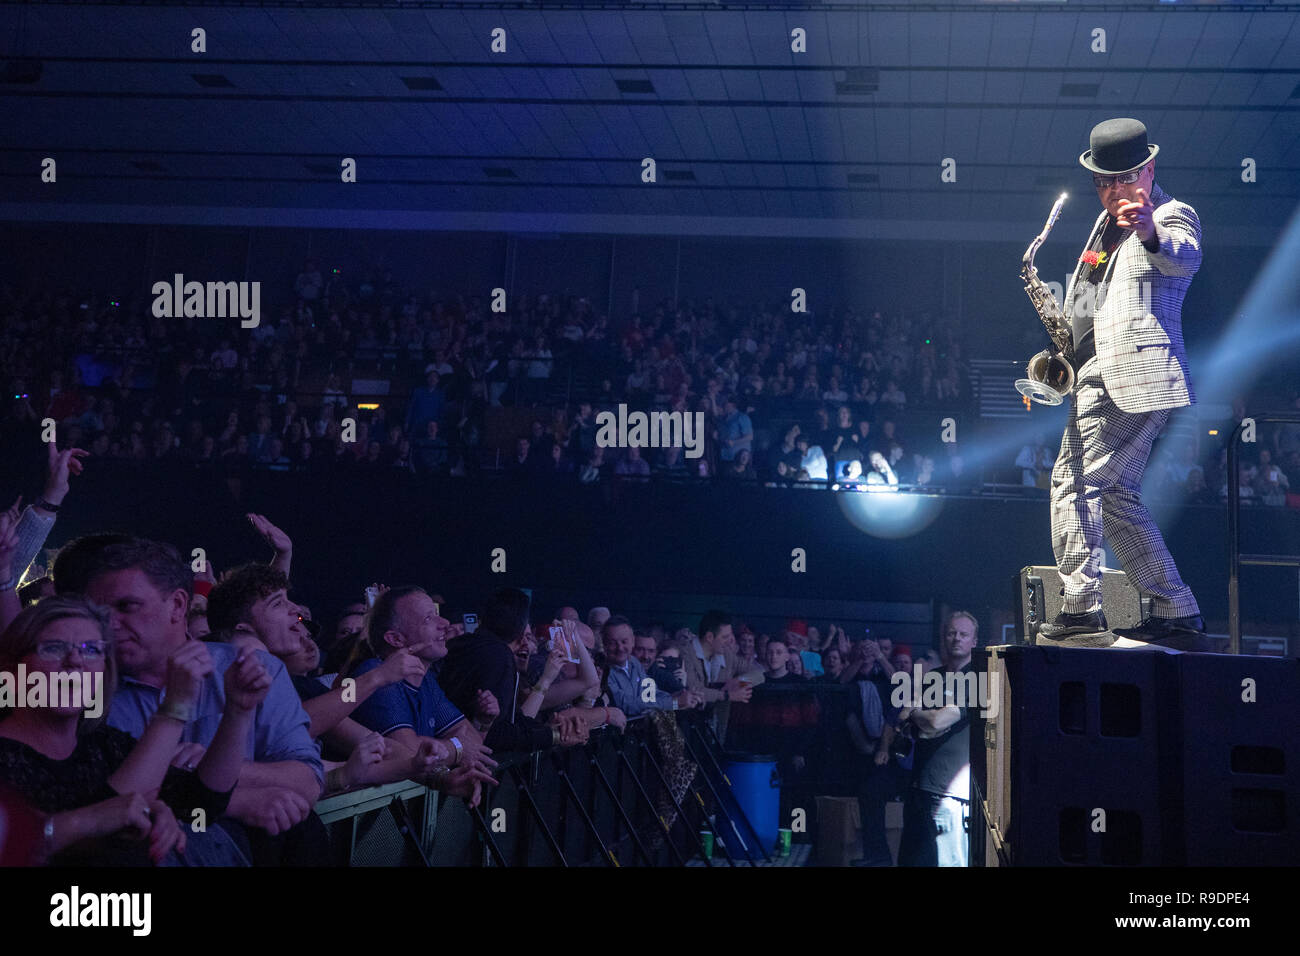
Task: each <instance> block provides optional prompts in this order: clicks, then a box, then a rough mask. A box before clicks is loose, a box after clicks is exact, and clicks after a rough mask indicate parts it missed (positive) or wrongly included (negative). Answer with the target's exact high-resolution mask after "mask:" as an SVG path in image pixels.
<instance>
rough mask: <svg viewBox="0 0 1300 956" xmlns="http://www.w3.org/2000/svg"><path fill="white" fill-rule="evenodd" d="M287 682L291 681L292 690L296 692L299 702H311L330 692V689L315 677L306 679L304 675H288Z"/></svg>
mask: <svg viewBox="0 0 1300 956" xmlns="http://www.w3.org/2000/svg"><path fill="white" fill-rule="evenodd" d="M289 680H291V681H293V689H294V690H296V691H297V692H298V697H299V699H301V700H311V699H312V698H313V697H319V696H320V695H321V694H328V693H329V692H330V689H329V688H328V687H326V686H325V685H324V684H322V683H321V682H320V681H319V680H317V679H316V678H315V677H308V676H306V675H305V674H300V675H298V676H297V677H295V676H294V675H293V674H290V675H289Z"/></svg>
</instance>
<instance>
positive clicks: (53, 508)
mask: <svg viewBox="0 0 1300 956" xmlns="http://www.w3.org/2000/svg"><path fill="white" fill-rule="evenodd" d="M32 507H34V508H40V509H41V510H42V511H48V512H49V513H50V514H54V515H56V514H58V513H59V509H60V508H61V507H63V506H62V505H52V504H50V503H49V502H48V501H46V500H45V498H44V496H42V497H40V498H37V499H36V503H35V504H33V505H32Z"/></svg>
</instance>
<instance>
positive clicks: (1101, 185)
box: [1092, 169, 1142, 189]
mask: <svg viewBox="0 0 1300 956" xmlns="http://www.w3.org/2000/svg"><path fill="white" fill-rule="evenodd" d="M1141 178H1142V170H1140V169H1135V170H1133V171H1132V172H1130V173H1120V174H1119V175H1118V176H1093V177H1092V184H1093V185H1094V186H1096V187H1097V188H1098V189H1105V188H1107V187H1108V186H1110V185H1111V184H1112V183H1119V184H1120V185H1122V186H1131V185H1132V184H1133V183H1135V182H1137V181H1138V180H1139V179H1141Z"/></svg>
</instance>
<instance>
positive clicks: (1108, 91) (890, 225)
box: [0, 3, 1300, 244]
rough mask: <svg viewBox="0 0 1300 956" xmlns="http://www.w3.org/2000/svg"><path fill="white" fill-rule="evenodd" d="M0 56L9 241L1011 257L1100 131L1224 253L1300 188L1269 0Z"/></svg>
mask: <svg viewBox="0 0 1300 956" xmlns="http://www.w3.org/2000/svg"><path fill="white" fill-rule="evenodd" d="M195 27H201V28H203V29H204V30H205V31H206V44H207V52H206V53H194V52H191V31H192V30H193V29H194V28H195ZM497 28H500V29H502V30H504V31H505V34H504V35H505V42H506V49H505V52H494V51H493V50H492V49H491V44H492V32H493V30H494V29H497ZM796 28H803V29H804V30H805V31H806V35H807V50H808V52H806V53H803V54H796V53H793V52H792V51H791V48H790V47H791V39H790V37H791V31H793V30H795V29H796ZM1098 29H1100V30H1104V31H1105V43H1106V52H1105V53H1099V52H1093V50H1092V47H1093V46H1094V45H1095V36H1096V35H1095V34H1094V31H1095V30H1098ZM0 44H2V47H0V48H2V49H3V51H4V52H3V54H2V55H0V60H2V61H3V62H4V73H3V76H2V77H0V109H2V110H3V113H4V115H5V122H4V127H5V131H6V135H5V137H4V143H3V148H2V149H0V219H8V220H26V221H42V220H74V221H80V220H84V221H134V222H139V221H158V222H179V223H254V224H281V225H294V224H297V225H311V226H327V225H334V226H367V227H389V228H421V229H490V230H499V229H506V230H519V231H538V232H555V233H563V232H611V233H629V232H630V233H643V234H699V233H713V234H725V235H737V236H743V235H807V236H882V237H894V238H927V237H929V238H971V239H989V238H998V239H1001V238H1006V237H1007V236H1008V235H1009V236H1014V237H1016V238H1017V239H1020V238H1024V239H1026V240H1027V239H1028V237H1029V236H1031V235H1032V234H1033V232H1036V231H1037V230H1038V228H1040V226H1041V224H1042V220H1043V218H1044V216H1045V214H1046V212H1047V210H1048V208H1049V207H1050V205H1051V202H1052V200H1053V199H1054V198H1055V196H1056V195H1057V194H1058V193H1060V192H1061V191H1063V190H1065V191H1069V192H1070V193H1071V194H1072V196H1074V197H1076V198H1077V200H1078V201H1077V202H1075V203H1071V204H1069V205H1068V206H1067V213H1068V214H1070V215H1071V216H1074V217H1078V220H1079V221H1080V222H1084V221H1091V218H1092V216H1093V215H1094V213H1095V211H1096V208H1097V206H1096V198H1095V194H1094V193H1093V192H1092V189H1091V185H1090V183H1089V181H1088V179H1087V177H1086V174H1085V173H1084V171H1083V170H1082V168H1081V167H1080V166H1079V165H1078V162H1077V157H1078V155H1079V153H1080V152H1081V151H1082V150H1084V149H1085V148H1086V147H1087V136H1088V130H1089V129H1090V128H1091V127H1092V126H1093V125H1094V124H1095V123H1097V122H1099V121H1101V120H1102V119H1105V118H1108V117H1112V116H1125V115H1132V116H1137V117H1138V118H1140V119H1142V120H1143V121H1144V122H1145V123H1146V124H1147V126H1148V128H1149V130H1150V133H1151V138H1152V140H1153V141H1154V142H1156V143H1158V144H1159V145H1160V147H1161V152H1160V156H1159V158H1158V160H1157V166H1158V169H1159V176H1158V178H1159V180H1160V181H1161V183H1162V184H1163V185H1164V186H1165V188H1167V189H1168V190H1169V191H1170V192H1172V193H1173V194H1175V195H1177V196H1179V197H1180V198H1185V199H1187V201H1189V202H1192V203H1193V205H1195V206H1196V207H1197V209H1198V210H1199V212H1200V214H1201V217H1202V219H1203V220H1204V221H1205V222H1206V224H1207V227H1208V226H1209V225H1210V224H1214V226H1215V228H1216V230H1217V231H1216V235H1217V236H1218V237H1219V241H1220V242H1224V243H1237V244H1271V243H1272V242H1273V240H1274V239H1275V238H1276V236H1277V235H1278V234H1279V233H1280V232H1281V230H1282V228H1283V226H1284V225H1285V223H1286V222H1287V220H1288V219H1289V217H1290V216H1291V214H1292V212H1293V211H1294V210H1295V208H1296V205H1297V199H1298V198H1300V5H1296V4H1262V3H1261V4H1252V5H1233V4H1216V5H1193V6H1187V5H1183V4H1161V3H1142V4H1114V3H1103V4H1078V3H1022V4H1014V5H1008V4H981V3H950V4H937V3H927V4H898V3H893V4H834V3H824V4H823V3H817V4H791V3H786V4H714V3H694V4H650V3H647V4H637V5H635V7H633V6H631V5H627V4H584V3H562V4H559V3H557V4H554V5H551V4H546V3H514V4H469V3H466V4H450V3H442V4H432V3H389V4H357V3H353V4H347V5H307V4H297V3H278V4H272V3H267V4H178V3H167V4H165V5H158V4H127V3H100V4H62V3H46V4H40V5H28V4H3V5H0ZM46 157H51V158H53V159H55V161H56V162H57V182H56V183H44V182H42V181H41V177H40V171H41V163H42V160H43V159H45V158H46ZM344 157H348V158H352V159H354V160H355V161H356V164H357V182H356V183H348V184H345V183H343V182H341V181H340V162H341V160H342V159H343V158H344ZM645 157H652V158H654V159H655V161H656V163H657V178H658V181H657V182H655V183H653V184H647V183H644V182H642V160H643V159H644V158H645ZM945 159H952V160H955V163H956V167H955V171H956V181H955V182H942V181H941V172H942V164H943V161H944V160H945ZM1247 160H1253V163H1254V169H1255V181H1254V182H1243V181H1242V172H1243V163H1244V162H1246V161H1247ZM1208 234H1209V233H1208V229H1207V235H1208Z"/></svg>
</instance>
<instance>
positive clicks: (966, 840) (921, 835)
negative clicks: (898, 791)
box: [898, 789, 970, 866]
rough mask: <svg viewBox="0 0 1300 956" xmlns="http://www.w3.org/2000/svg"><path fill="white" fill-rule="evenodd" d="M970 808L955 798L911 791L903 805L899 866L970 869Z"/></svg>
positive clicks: (921, 791)
mask: <svg viewBox="0 0 1300 956" xmlns="http://www.w3.org/2000/svg"><path fill="white" fill-rule="evenodd" d="M969 818H970V804H969V803H968V802H967V801H965V800H958V799H957V798H956V797H949V796H945V795H943V794H941V793H930V792H929V791H927V790H917V789H912V790H909V791H908V792H907V797H906V800H905V802H904V804H903V840H902V845H901V846H900V847H899V849H898V865H899V866H969V865H970V835H969V834H968V833H967V832H966V828H967V821H968V820H969Z"/></svg>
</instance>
